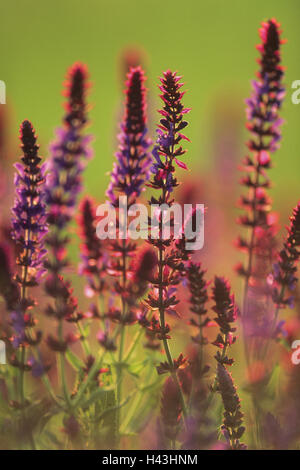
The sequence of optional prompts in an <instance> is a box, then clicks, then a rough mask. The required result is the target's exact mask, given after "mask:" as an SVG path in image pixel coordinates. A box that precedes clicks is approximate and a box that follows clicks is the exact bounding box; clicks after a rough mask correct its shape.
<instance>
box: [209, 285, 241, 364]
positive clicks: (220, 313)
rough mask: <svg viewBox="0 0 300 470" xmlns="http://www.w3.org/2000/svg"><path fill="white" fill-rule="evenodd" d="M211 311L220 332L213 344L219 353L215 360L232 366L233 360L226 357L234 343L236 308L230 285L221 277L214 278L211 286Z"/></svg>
mask: <svg viewBox="0 0 300 470" xmlns="http://www.w3.org/2000/svg"><path fill="white" fill-rule="evenodd" d="M213 300H214V303H215V305H214V307H213V310H214V311H215V312H216V314H217V316H216V317H215V318H214V320H215V322H216V323H217V324H218V326H219V329H220V332H219V333H218V336H217V338H216V340H215V341H214V342H213V344H214V345H215V346H217V347H218V348H219V349H220V351H221V352H220V351H217V354H216V356H215V359H216V360H217V361H218V363H220V364H223V365H224V364H226V365H232V364H233V362H234V361H233V359H230V358H228V357H227V349H228V347H229V346H231V345H232V344H233V343H234V342H235V341H236V336H234V332H235V331H236V327H235V326H234V324H235V321H236V319H237V308H236V306H235V302H234V296H233V295H231V293H230V284H229V282H228V281H227V280H226V279H224V278H223V277H217V276H216V277H215V280H214V286H213Z"/></svg>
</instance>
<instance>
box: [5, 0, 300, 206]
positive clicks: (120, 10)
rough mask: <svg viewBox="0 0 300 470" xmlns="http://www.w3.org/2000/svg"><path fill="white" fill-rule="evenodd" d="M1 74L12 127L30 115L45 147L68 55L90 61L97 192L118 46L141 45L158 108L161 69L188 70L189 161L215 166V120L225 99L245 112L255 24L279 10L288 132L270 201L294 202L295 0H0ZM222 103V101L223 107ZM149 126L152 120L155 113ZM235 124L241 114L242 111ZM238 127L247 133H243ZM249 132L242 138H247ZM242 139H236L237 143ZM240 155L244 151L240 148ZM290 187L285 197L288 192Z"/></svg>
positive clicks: (298, 110) (109, 142)
mask: <svg viewBox="0 0 300 470" xmlns="http://www.w3.org/2000/svg"><path fill="white" fill-rule="evenodd" d="M0 3H1V6H0V14H1V19H2V21H1V30H0V44H1V46H0V47H1V76H0V79H1V80H4V81H5V82H6V86H7V100H8V103H9V104H10V105H11V109H12V110H13V118H12V131H13V132H14V134H13V135H14V138H15V140H16V143H17V138H16V136H17V132H18V124H19V122H20V121H21V120H22V119H24V118H28V119H31V120H32V122H33V123H34V126H35V127H36V130H37V132H38V134H39V136H40V143H41V149H42V153H43V154H44V155H45V154H47V146H48V142H49V140H51V139H52V136H53V129H54V127H56V126H57V125H59V124H60V121H61V117H62V107H61V103H62V101H63V98H62V97H61V89H62V80H63V78H64V75H65V72H66V69H67V67H68V66H69V65H71V64H72V63H73V62H74V61H77V60H80V61H83V62H86V63H87V64H88V67H89V70H90V75H91V81H92V83H93V88H92V90H91V94H90V102H91V103H92V105H93V109H92V111H91V128H90V130H91V132H92V133H93V134H94V135H95V142H94V148H95V158H94V160H93V161H92V162H91V163H90V165H89V168H88V169H87V172H86V174H85V184H86V187H87V189H88V191H89V192H91V193H92V194H93V195H94V196H98V197H99V199H101V198H102V197H103V193H104V190H105V187H106V184H107V181H108V176H107V174H106V173H107V172H108V171H109V170H110V169H111V164H112V156H113V153H114V151H115V137H114V135H115V133H116V128H117V121H116V119H117V117H118V116H119V111H120V100H121V99H123V98H122V94H121V89H122V86H123V85H122V83H120V53H121V51H122V50H124V48H126V47H128V46H138V47H139V48H142V49H144V51H145V54H146V60H145V66H146V69H147V76H148V82H147V86H148V88H149V89H150V98H151V100H152V104H153V109H154V110H155V109H157V108H158V106H159V103H158V98H157V89H156V84H157V81H158V76H159V75H160V74H161V72H162V71H163V70H165V69H167V68H171V69H174V70H178V72H179V73H180V74H182V75H184V80H185V83H186V88H187V89H188V93H187V95H186V98H185V104H186V105H187V106H191V107H192V108H193V109H192V113H191V114H190V118H189V120H190V126H189V130H188V136H189V137H190V138H191V139H192V144H191V145H190V146H189V149H190V150H189V157H188V158H189V159H190V160H191V161H192V162H193V163H192V166H193V165H194V166H196V165H197V168H199V176H201V170H204V169H205V168H207V167H208V166H210V165H211V160H212V158H211V157H212V152H213V150H212V148H213V144H212V130H211V127H212V121H213V119H214V118H213V116H214V112H215V111H214V110H215V108H216V106H219V105H220V104H221V103H220V102H221V101H222V100H223V97H224V96H225V97H227V101H228V97H231V98H230V99H231V100H232V103H233V104H234V106H238V107H240V108H241V110H243V108H244V102H243V100H244V98H246V97H247V96H248V95H249V93H250V80H251V79H253V78H254V76H255V72H256V70H257V65H256V63H255V59H256V58H257V56H258V53H257V51H256V50H255V45H256V44H257V43H258V41H259V40H258V33H257V30H258V27H259V24H260V22H261V21H262V20H264V19H267V18H269V17H273V16H275V17H276V18H277V19H278V21H280V22H281V23H282V28H283V30H284V34H283V37H285V38H287V39H288V43H287V44H286V45H285V46H284V47H283V63H284V65H285V66H286V67H287V73H286V77H285V83H286V86H287V97H286V101H285V104H284V109H283V117H284V119H285V120H286V121H287V123H286V124H285V126H284V129H283V133H284V139H283V143H282V147H281V149H280V151H279V152H278V154H277V156H276V158H275V160H276V168H275V169H274V170H272V171H273V178H274V182H275V185H276V191H275V192H274V197H275V205H276V203H278V204H280V201H281V200H282V198H283V199H284V200H285V201H287V202H288V203H291V204H294V202H295V201H296V199H297V196H298V194H297V188H298V186H299V170H300V160H299V155H300V139H299V138H298V133H299V123H300V121H299V118H300V105H299V106H297V105H293V104H292V103H291V83H292V82H293V80H296V79H300V60H299V50H300V33H299V21H300V5H299V1H298V0H288V1H285V2H283V1H282V0H264V1H263V2H262V1H260V0H254V1H239V0H226V1H225V0H209V1H202V0H185V1H184V2H182V1H179V0H172V1H171V0H164V1H163V2H162V1H160V0H149V1H146V0H127V1H125V0H86V1H84V2H83V1H80V0H63V1H62V0H52V1H51V2H46V1H41V0H26V1H22V0H9V1H8V0H1V2H0ZM227 106H228V104H227ZM152 119H153V121H154V122H153V124H154V123H155V121H156V119H157V117H156V115H155V112H154V111H152ZM241 126H244V114H243V113H241ZM243 132H244V131H243ZM245 138H246V136H245ZM242 140H243V139H241V142H242ZM240 151H241V157H242V156H243V154H244V153H245V150H244V147H243V144H241V146H240ZM287 193H288V194H287Z"/></svg>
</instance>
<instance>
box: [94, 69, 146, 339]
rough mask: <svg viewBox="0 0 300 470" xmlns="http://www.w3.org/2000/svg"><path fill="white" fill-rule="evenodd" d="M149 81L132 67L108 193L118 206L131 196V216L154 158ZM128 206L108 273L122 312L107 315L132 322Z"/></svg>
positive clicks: (132, 246) (134, 307)
mask: <svg viewBox="0 0 300 470" xmlns="http://www.w3.org/2000/svg"><path fill="white" fill-rule="evenodd" d="M145 80H146V77H145V74H144V71H143V70H142V68H141V67H135V68H131V69H130V71H129V73H128V75H127V81H126V89H125V97H126V98H125V113H124V117H123V120H122V123H121V126H120V127H121V132H120V134H119V136H118V140H119V146H118V151H117V152H116V162H115V163H114V166H113V170H112V172H111V179H110V184H109V187H108V190H107V192H106V195H107V196H108V199H109V202H110V203H111V204H112V205H113V206H114V207H116V208H117V207H118V205H119V204H118V196H123V197H124V196H125V197H127V208H126V209H127V211H128V212H127V215H128V213H129V211H130V208H131V207H132V206H133V205H134V204H135V203H136V201H137V199H138V198H139V196H140V195H141V193H142V191H143V190H144V185H145V182H146V181H147V180H148V178H149V166H150V163H151V157H150V155H149V152H148V148H149V146H150V144H151V141H150V139H149V138H148V137H147V126H146V124H147V119H146V88H145V86H144V82H145ZM126 209H125V208H122V209H120V211H119V213H118V216H117V221H116V222H117V230H118V235H121V232H122V236H120V237H119V238H121V239H119V240H118V239H116V240H115V241H113V242H112V243H111V244H110V253H111V260H110V262H109V265H108V269H107V272H108V273H109V274H111V275H112V276H114V277H115V278H116V281H115V283H114V289H113V290H114V294H118V295H120V297H121V299H122V311H121V310H120V309H119V308H115V307H112V308H110V309H109V312H108V314H107V316H108V317H109V318H110V319H111V320H112V321H115V322H119V323H122V324H123V325H131V324H134V323H135V322H136V321H137V320H138V315H139V313H140V311H139V307H138V302H137V301H138V299H139V297H140V292H139V289H138V290H137V289H136V287H137V285H136V284H135V283H134V281H133V277H134V273H133V271H132V269H131V259H132V258H133V256H134V255H135V253H136V250H137V245H136V243H133V242H132V241H129V240H128V236H127V233H123V232H124V230H123V228H122V227H121V218H123V217H126V214H125V213H124V211H125V210H126ZM101 336H103V335H101Z"/></svg>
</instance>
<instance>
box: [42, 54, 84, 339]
mask: <svg viewBox="0 0 300 470" xmlns="http://www.w3.org/2000/svg"><path fill="white" fill-rule="evenodd" d="M87 78H88V72H87V68H86V66H85V65H83V64H80V63H75V64H74V65H73V66H72V67H71V68H70V69H69V71H68V75H67V81H66V82H65V87H66V89H65V93H64V95H65V96H66V98H67V100H66V104H65V109H66V115H65V116H64V119H63V126H62V127H61V128H60V129H58V131H57V140H56V141H55V142H54V143H53V144H52V146H51V162H50V168H49V169H50V172H49V173H50V176H49V178H48V179H47V199H46V200H47V204H48V207H49V215H48V223H49V228H50V233H49V236H48V237H47V244H48V246H49V255H50V256H49V257H48V260H47V263H46V267H47V268H48V271H49V276H48V278H47V280H46V284H45V289H46V292H47V294H48V295H49V296H51V297H52V298H53V305H49V306H48V308H47V310H46V313H47V314H48V315H50V316H54V317H56V319H57V320H58V321H61V320H62V319H63V318H66V319H69V320H72V319H73V317H74V314H75V311H76V308H77V301H76V299H75V298H74V297H73V295H72V289H71V286H70V283H69V282H68V281H65V280H64V278H63V277H62V272H63V270H64V268H65V267H66V266H67V265H68V260H67V257H66V245H67V243H68V241H69V237H68V234H67V233H66V228H67V225H68V224H69V222H70V221H71V219H72V217H73V215H74V212H75V208H76V204H77V199H78V194H79V192H80V190H81V174H82V171H83V169H84V168H85V166H86V163H87V160H88V159H89V158H90V157H91V151H90V149H89V147H88V144H89V142H90V140H91V137H90V136H86V135H84V129H85V126H86V123H87V103H86V97H87V88H88V86H89V84H88V83H87ZM55 341H58V343H59V342H60V340H55ZM48 344H50V346H51V344H52V343H51V341H50V343H49V342H48ZM52 346H53V345H52ZM52 346H51V347H52ZM66 347H67V343H66Z"/></svg>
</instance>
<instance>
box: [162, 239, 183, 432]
mask: <svg viewBox="0 0 300 470" xmlns="http://www.w3.org/2000/svg"><path fill="white" fill-rule="evenodd" d="M163 265H164V257H163V249H162V247H161V246H160V247H159V273H158V276H159V286H158V287H159V305H160V307H159V316H160V326H161V328H162V330H164V329H165V326H166V325H165V309H164V307H163ZM163 345H164V350H165V353H166V356H167V359H168V363H169V366H170V369H171V370H173V369H174V361H173V358H172V354H171V351H170V348H169V344H168V340H167V339H166V338H163ZM171 377H172V379H173V381H174V383H175V385H176V387H177V390H178V393H179V397H180V402H181V407H182V414H183V418H184V421H185V424H187V423H186V421H187V408H186V404H185V399H184V396H183V392H182V388H181V385H180V383H179V380H178V377H177V373H176V371H174V370H173V372H171Z"/></svg>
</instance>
